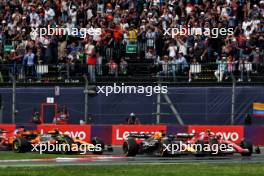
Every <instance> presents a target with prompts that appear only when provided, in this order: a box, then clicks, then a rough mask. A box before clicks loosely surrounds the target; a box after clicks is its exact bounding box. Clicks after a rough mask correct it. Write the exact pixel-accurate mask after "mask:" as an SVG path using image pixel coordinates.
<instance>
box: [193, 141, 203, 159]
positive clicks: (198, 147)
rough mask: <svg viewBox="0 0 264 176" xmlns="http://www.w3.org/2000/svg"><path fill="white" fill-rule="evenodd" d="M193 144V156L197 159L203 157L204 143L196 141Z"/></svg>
mask: <svg viewBox="0 0 264 176" xmlns="http://www.w3.org/2000/svg"><path fill="white" fill-rule="evenodd" d="M195 144H196V154H195V156H197V157H203V156H205V151H204V147H205V145H204V141H203V140H198V141H197V142H196V143H195Z"/></svg>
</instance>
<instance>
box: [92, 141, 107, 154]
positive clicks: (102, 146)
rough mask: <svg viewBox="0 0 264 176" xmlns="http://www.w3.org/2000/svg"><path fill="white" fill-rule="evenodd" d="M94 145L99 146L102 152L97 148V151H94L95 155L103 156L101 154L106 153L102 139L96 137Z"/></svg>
mask: <svg viewBox="0 0 264 176" xmlns="http://www.w3.org/2000/svg"><path fill="white" fill-rule="evenodd" d="M92 144H93V145H94V146H99V147H100V150H98V149H97V147H96V148H95V150H94V151H93V154H96V155H101V154H103V153H104V148H105V144H104V142H103V141H101V140H100V139H98V138H96V137H95V138H93V139H92Z"/></svg>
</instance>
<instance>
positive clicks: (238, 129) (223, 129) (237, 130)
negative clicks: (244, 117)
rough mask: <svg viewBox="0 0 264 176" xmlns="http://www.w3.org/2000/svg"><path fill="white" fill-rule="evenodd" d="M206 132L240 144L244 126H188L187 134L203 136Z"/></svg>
mask: <svg viewBox="0 0 264 176" xmlns="http://www.w3.org/2000/svg"><path fill="white" fill-rule="evenodd" d="M207 130H210V131H211V132H212V133H214V134H217V135H220V136H221V137H222V138H223V139H225V140H231V141H233V142H235V143H240V142H241V140H242V139H243V138H244V126H235V125H226V126H220V125H208V126H206V125H205V126H203V125H189V126H188V133H199V134H203V133H205V132H206V131H207Z"/></svg>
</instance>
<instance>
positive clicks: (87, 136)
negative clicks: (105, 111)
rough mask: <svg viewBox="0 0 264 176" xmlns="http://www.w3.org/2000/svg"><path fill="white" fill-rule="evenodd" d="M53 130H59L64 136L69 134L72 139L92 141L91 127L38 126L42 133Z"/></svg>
mask: <svg viewBox="0 0 264 176" xmlns="http://www.w3.org/2000/svg"><path fill="white" fill-rule="evenodd" d="M53 129H58V130H59V131H61V132H62V133H64V134H68V135H69V136H70V137H72V138H79V139H81V140H85V141H90V140H91V125H54V124H45V125H38V126H37V130H38V131H41V132H48V131H50V130H53Z"/></svg>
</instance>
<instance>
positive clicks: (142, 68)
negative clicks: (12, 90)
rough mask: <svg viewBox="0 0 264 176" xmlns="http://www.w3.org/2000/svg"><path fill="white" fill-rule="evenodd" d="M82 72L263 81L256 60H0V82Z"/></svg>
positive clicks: (74, 77) (48, 79)
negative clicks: (27, 62)
mask: <svg viewBox="0 0 264 176" xmlns="http://www.w3.org/2000/svg"><path fill="white" fill-rule="evenodd" d="M83 75H89V77H90V82H92V83H109V82H116V83H122V82H128V83H129V82H130V83H133V82H136V83H137V82H138V83H140V82H141V83H142V82H145V83H153V82H155V81H160V82H165V83H179V82H182V83H188V82H214V83H215V82H227V81H230V80H231V81H232V79H233V78H235V80H236V81H238V82H260V83H264V65H262V64H253V63H232V64H228V63H206V64H199V63H195V64H194V63H193V64H187V63H183V64H173V63H169V62H168V63H164V62H160V63H154V61H153V62H151V61H150V62H149V63H142V64H141V63H127V64H116V63H106V64H98V65H87V64H86V63H84V64H77V63H61V64H57V65H54V64H52V65H47V64H36V65H30V66H28V65H21V64H16V63H13V64H0V83H11V82H12V79H11V78H12V76H14V78H15V80H16V82H17V83H66V84H67V83H83V82H84V80H83Z"/></svg>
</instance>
